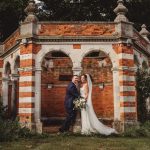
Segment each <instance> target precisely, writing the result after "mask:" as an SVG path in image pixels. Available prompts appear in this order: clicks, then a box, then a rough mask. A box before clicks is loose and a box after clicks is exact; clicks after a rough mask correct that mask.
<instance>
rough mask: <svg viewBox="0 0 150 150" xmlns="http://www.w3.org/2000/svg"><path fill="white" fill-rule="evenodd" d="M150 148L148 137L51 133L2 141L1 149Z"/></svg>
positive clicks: (138, 149)
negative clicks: (33, 137)
mask: <svg viewBox="0 0 150 150" xmlns="http://www.w3.org/2000/svg"><path fill="white" fill-rule="evenodd" d="M28 149H29V150H30V149H32V150H150V139H148V138H120V137H107V138H105V137H97V136H93V137H86V136H73V135H68V136H67V135H65V136H63V135H59V136H58V135H53V136H52V135H51V136H49V137H48V138H44V139H28V140H27V139H26V140H25V139H22V140H19V141H16V142H7V143H0V150H28Z"/></svg>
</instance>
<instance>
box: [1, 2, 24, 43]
mask: <svg viewBox="0 0 150 150" xmlns="http://www.w3.org/2000/svg"><path fill="white" fill-rule="evenodd" d="M26 4H27V0H11V1H10V0H1V1H0V34H1V37H0V38H1V39H0V41H3V40H4V39H6V37H8V36H9V35H10V34H11V33H12V32H14V31H15V30H16V28H17V27H18V25H19V21H21V20H22V19H23V17H24V15H25V14H24V10H23V9H24V8H25V5H26Z"/></svg>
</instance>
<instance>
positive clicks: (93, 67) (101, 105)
mask: <svg viewBox="0 0 150 150" xmlns="http://www.w3.org/2000/svg"><path fill="white" fill-rule="evenodd" d="M105 61H106V66H103V67H99V64H98V60H97V59H95V58H90V59H89V58H84V59H83V64H82V67H83V73H88V74H90V75H91V76H92V80H93V91H92V102H93V106H94V110H95V112H96V114H97V116H98V117H100V118H111V119H113V117H114V103H113V78H112V71H111V68H112V64H111V61H110V59H109V58H106V59H105ZM102 82H104V89H100V88H99V86H98V84H99V83H102Z"/></svg>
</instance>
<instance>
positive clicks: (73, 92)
mask: <svg viewBox="0 0 150 150" xmlns="http://www.w3.org/2000/svg"><path fill="white" fill-rule="evenodd" d="M77 97H79V92H78V89H77V87H76V85H75V84H74V83H73V82H70V84H69V85H68V87H67V90H66V96H65V102H64V104H65V109H66V112H67V117H66V119H65V121H64V123H63V125H62V127H61V128H60V129H59V130H60V131H61V132H64V131H68V130H69V127H70V125H71V123H72V122H74V121H75V118H76V110H74V104H73V101H74V99H75V98H77Z"/></svg>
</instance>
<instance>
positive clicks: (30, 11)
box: [24, 0, 38, 22]
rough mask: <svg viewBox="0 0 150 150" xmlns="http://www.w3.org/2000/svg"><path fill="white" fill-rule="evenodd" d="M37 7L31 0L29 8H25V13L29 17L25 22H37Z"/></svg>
mask: <svg viewBox="0 0 150 150" xmlns="http://www.w3.org/2000/svg"><path fill="white" fill-rule="evenodd" d="M37 10H38V9H37V6H36V4H35V1H34V0H29V2H28V6H27V7H26V8H25V13H26V14H27V15H28V16H27V17H26V18H25V20H24V22H37V21H38V18H37V17H36V15H35V13H36V12H37Z"/></svg>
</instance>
